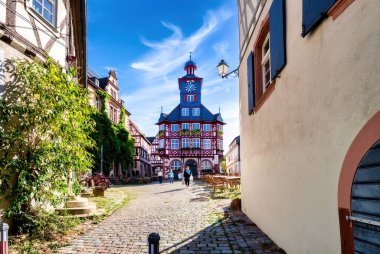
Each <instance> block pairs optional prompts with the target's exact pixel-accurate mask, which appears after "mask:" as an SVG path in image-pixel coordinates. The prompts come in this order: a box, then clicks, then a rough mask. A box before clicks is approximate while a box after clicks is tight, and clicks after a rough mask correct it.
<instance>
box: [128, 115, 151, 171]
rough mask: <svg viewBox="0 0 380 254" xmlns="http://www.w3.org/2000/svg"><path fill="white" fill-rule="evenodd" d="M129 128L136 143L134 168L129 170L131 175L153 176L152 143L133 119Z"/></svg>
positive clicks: (129, 122) (129, 121)
mask: <svg viewBox="0 0 380 254" xmlns="http://www.w3.org/2000/svg"><path fill="white" fill-rule="evenodd" d="M127 124H128V128H127V130H128V131H129V133H130V134H131V135H132V137H133V140H134V143H135V155H134V161H135V166H134V168H130V169H129V171H128V175H129V176H151V175H152V166H151V164H150V159H151V156H150V153H151V146H152V144H151V143H150V141H149V140H148V138H147V137H145V135H144V133H143V132H142V131H141V130H140V129H139V127H138V126H137V124H136V123H135V122H133V121H132V120H131V119H129V120H128V123H127Z"/></svg>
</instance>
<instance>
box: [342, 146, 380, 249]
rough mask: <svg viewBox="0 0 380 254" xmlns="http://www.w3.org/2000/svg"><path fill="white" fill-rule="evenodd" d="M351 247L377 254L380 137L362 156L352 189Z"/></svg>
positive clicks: (379, 228) (379, 245)
mask: <svg viewBox="0 0 380 254" xmlns="http://www.w3.org/2000/svg"><path fill="white" fill-rule="evenodd" d="M347 220H351V221H352V225H353V237H354V250H355V253H360V254H367V253H368V254H380V140H379V141H378V142H377V143H376V144H375V145H373V146H372V147H371V148H370V150H369V151H368V152H367V154H366V155H365V156H364V157H363V159H362V161H361V162H360V165H359V167H358V168H357V171H356V173H355V177H354V181H353V184H352V190H351V216H347Z"/></svg>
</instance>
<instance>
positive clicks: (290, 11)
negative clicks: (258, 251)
mask: <svg viewBox="0 0 380 254" xmlns="http://www.w3.org/2000/svg"><path fill="white" fill-rule="evenodd" d="M286 3H287V6H286V16H287V20H286V21H287V65H286V66H285V68H284V69H283V70H282V72H281V73H280V75H281V77H280V78H278V79H277V80H276V85H275V89H274V91H273V93H272V94H271V95H270V97H269V98H268V99H267V101H266V102H265V103H264V104H263V106H262V107H261V108H260V110H259V111H258V112H257V113H256V114H254V115H251V116H249V115H248V114H247V107H248V106H247V100H248V99H247V70H246V59H247V56H248V54H249V51H247V52H244V58H243V59H242V64H241V65H240V69H239V74H240V75H239V83H240V119H241V122H240V133H241V174H242V207H243V212H245V213H246V214H247V215H248V216H249V217H250V218H251V219H252V220H253V221H254V222H255V223H257V225H258V226H259V227H260V228H261V229H262V230H263V231H264V232H265V233H267V234H268V235H269V236H270V237H271V238H272V239H273V240H274V241H275V242H276V243H277V244H278V245H279V246H280V247H281V248H283V249H284V250H285V251H286V252H287V253H292V254H293V253H299V254H305V253H309V254H311V253H315V254H320V253H329V254H330V253H332V254H333V253H340V234H339V221H338V206H337V190H338V180H339V174H340V169H341V166H342V162H343V159H344V157H345V155H346V152H347V150H348V148H349V146H350V144H351V142H352V141H353V139H354V137H355V136H356V134H357V133H358V132H359V130H360V129H361V128H362V127H363V125H364V124H365V123H366V122H367V121H368V120H369V119H370V118H371V116H373V115H374V114H375V113H376V112H377V111H378V110H379V109H380V100H379V95H380V85H379V81H380V72H379V66H380V57H379V56H380V27H379V25H378V24H379V23H380V15H379V13H380V1H372V0H361V1H355V2H354V3H353V4H352V5H351V6H350V7H349V8H348V9H346V11H345V12H344V13H343V14H341V15H340V16H339V17H338V18H337V19H336V20H335V21H333V20H332V18H331V17H330V18H328V19H327V20H325V21H323V23H322V24H320V25H319V26H318V27H317V28H316V29H315V30H314V32H312V33H311V34H309V35H308V36H307V37H306V38H302V37H301V36H300V34H301V24H302V1H301V0H296V1H286ZM270 4H271V1H267V4H266V6H265V10H264V12H263V15H262V16H261V17H260V20H262V19H263V17H265V15H266V13H267V11H268V9H269V6H270ZM258 27H259V26H258ZM258 27H257V28H258ZM257 32H258V29H256V30H255V32H254V35H253V36H252V38H251V40H250V46H249V47H248V48H249V50H251V49H252V47H253V43H254V41H255V39H256V37H257Z"/></svg>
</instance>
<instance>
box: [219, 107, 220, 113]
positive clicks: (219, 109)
mask: <svg viewBox="0 0 380 254" xmlns="http://www.w3.org/2000/svg"><path fill="white" fill-rule="evenodd" d="M219 114H220V106H219Z"/></svg>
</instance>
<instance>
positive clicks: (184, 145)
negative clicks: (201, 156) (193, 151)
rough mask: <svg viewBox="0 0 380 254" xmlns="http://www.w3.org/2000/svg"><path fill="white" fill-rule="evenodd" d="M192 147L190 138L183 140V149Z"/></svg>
mask: <svg viewBox="0 0 380 254" xmlns="http://www.w3.org/2000/svg"><path fill="white" fill-rule="evenodd" d="M189 147H190V140H189V139H188V138H183V139H182V148H189Z"/></svg>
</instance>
